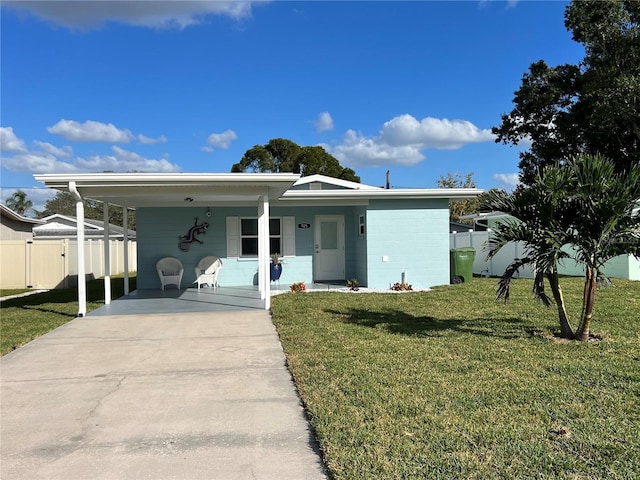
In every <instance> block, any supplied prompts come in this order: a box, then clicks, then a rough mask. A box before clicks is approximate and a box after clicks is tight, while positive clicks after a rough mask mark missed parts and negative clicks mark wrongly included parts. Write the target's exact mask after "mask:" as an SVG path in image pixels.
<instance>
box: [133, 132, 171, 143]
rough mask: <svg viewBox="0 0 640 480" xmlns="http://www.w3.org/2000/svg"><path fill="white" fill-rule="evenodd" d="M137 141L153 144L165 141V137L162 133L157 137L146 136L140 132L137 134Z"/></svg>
mask: <svg viewBox="0 0 640 480" xmlns="http://www.w3.org/2000/svg"><path fill="white" fill-rule="evenodd" d="M137 138H138V142H140V143H142V144H144V145H153V144H154V143H167V137H165V136H164V135H161V136H159V137H158V138H151V137H146V136H144V135H142V134H139V135H138V137H137Z"/></svg>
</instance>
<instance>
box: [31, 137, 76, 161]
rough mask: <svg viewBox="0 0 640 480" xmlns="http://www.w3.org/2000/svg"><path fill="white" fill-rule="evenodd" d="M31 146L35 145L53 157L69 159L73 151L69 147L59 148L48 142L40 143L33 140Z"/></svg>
mask: <svg viewBox="0 0 640 480" xmlns="http://www.w3.org/2000/svg"><path fill="white" fill-rule="evenodd" d="M33 144H34V145H36V146H37V147H40V148H41V149H42V150H43V151H44V152H46V153H48V154H51V155H53V156H55V157H62V158H70V157H71V155H72V154H73V149H72V148H71V147H69V146H64V147H62V148H59V147H56V146H55V145H51V144H50V143H48V142H40V141H38V140H35V141H34V142H33Z"/></svg>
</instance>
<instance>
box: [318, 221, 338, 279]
mask: <svg viewBox="0 0 640 480" xmlns="http://www.w3.org/2000/svg"><path fill="white" fill-rule="evenodd" d="M314 230H315V249H314V252H315V269H314V272H315V273H314V278H313V279H314V281H323V280H324V281H326V280H344V279H345V276H344V217H343V216H342V215H318V216H316V224H315V229H314Z"/></svg>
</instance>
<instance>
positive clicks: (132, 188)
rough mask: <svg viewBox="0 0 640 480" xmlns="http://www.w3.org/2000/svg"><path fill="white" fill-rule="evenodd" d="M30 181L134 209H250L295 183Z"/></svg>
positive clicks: (221, 177) (271, 176)
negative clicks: (217, 206)
mask: <svg viewBox="0 0 640 480" xmlns="http://www.w3.org/2000/svg"><path fill="white" fill-rule="evenodd" d="M34 178H35V179H36V180H37V181H39V182H42V183H44V184H45V185H46V186H47V187H49V188H53V189H56V190H61V191H69V185H70V184H71V183H72V182H75V187H76V188H77V189H78V191H79V192H80V194H81V195H82V196H83V197H85V198H91V199H94V200H99V201H102V202H107V203H110V204H115V205H121V206H127V207H131V208H136V207H172V206H209V205H213V204H234V205H238V204H255V203H256V202H257V201H258V199H259V198H261V197H264V196H268V198H269V199H270V200H275V199H277V198H280V197H281V196H282V195H283V194H284V193H285V192H286V191H287V190H288V189H289V188H291V186H292V185H293V184H294V183H295V182H296V181H297V180H298V179H299V178H300V175H299V174H293V173H84V174H72V175H67V174H44V175H34Z"/></svg>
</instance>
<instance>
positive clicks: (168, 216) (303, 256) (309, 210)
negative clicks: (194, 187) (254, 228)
mask: <svg viewBox="0 0 640 480" xmlns="http://www.w3.org/2000/svg"><path fill="white" fill-rule="evenodd" d="M205 211H206V210H205V209H204V208H202V207H194V208H190V207H176V208H150V207H146V208H139V209H138V210H137V212H136V224H137V240H138V243H137V244H138V256H137V258H138V265H137V268H138V279H137V286H138V288H139V289H156V288H160V282H159V280H158V275H157V273H156V270H155V265H156V262H157V261H158V260H160V259H161V258H163V257H166V256H172V257H176V258H178V259H179V260H180V261H181V262H182V264H183V266H184V276H183V280H182V288H187V287H190V286H192V285H193V282H194V281H195V278H196V275H195V271H194V269H195V266H196V264H197V263H198V261H199V260H200V259H201V258H202V257H204V256H207V255H215V256H217V257H220V258H221V259H222V262H223V267H222V270H221V272H220V274H219V277H218V281H219V282H220V284H221V285H224V286H237V285H255V284H257V271H258V261H257V259H256V258H237V257H228V256H227V232H226V229H227V226H226V217H228V216H235V217H257V215H258V209H257V207H256V208H251V207H236V208H231V207H225V208H221V207H220V208H216V207H215V206H214V207H212V209H211V211H212V216H211V217H210V218H207V217H206V216H205ZM364 213H365V209H364V207H272V208H271V212H270V216H271V217H284V216H293V217H295V225H296V229H295V256H287V257H285V259H284V262H285V263H284V266H283V270H282V276H281V277H280V284H281V285H290V284H292V283H294V282H299V281H303V282H306V283H311V282H312V281H313V254H314V240H315V239H314V228H315V225H314V220H315V216H316V215H343V216H344V219H345V273H346V279H349V278H354V277H356V278H358V280H360V283H361V284H363V285H365V284H366V281H365V279H366V239H365V237H360V236H359V235H358V215H359V214H364ZM195 217H198V219H199V222H202V221H203V220H204V221H207V222H208V223H209V228H208V229H207V232H206V234H204V235H199V236H198V239H199V240H201V241H202V242H203V244H202V245H201V244H198V243H192V244H191V245H190V250H189V251H188V252H181V251H180V250H179V249H178V243H179V238H180V237H181V236H182V235H186V233H187V232H188V231H189V228H191V227H192V226H193V224H194V219H195ZM302 223H308V224H310V225H311V228H308V229H302V228H298V225H299V224H302Z"/></svg>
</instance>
